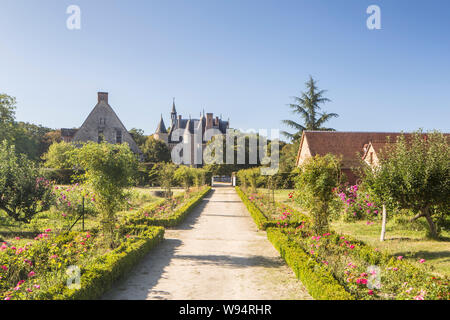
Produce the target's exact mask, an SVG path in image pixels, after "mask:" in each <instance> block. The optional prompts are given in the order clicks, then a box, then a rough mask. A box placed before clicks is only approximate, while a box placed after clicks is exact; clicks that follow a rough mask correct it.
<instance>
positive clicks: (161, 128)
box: [155, 115, 167, 133]
mask: <svg viewBox="0 0 450 320" xmlns="http://www.w3.org/2000/svg"><path fill="white" fill-rule="evenodd" d="M155 133H167V129H166V126H165V125H164V120H163V118H162V115H161V120H159V124H158V128H156V132H155Z"/></svg>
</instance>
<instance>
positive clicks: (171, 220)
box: [125, 186, 211, 227]
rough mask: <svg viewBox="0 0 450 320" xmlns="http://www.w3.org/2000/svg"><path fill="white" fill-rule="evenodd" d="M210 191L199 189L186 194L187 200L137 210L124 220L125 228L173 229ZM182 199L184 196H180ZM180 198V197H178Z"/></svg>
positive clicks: (171, 201)
mask: <svg viewBox="0 0 450 320" xmlns="http://www.w3.org/2000/svg"><path fill="white" fill-rule="evenodd" d="M210 191H211V187H209V186H207V187H203V188H200V189H199V190H198V191H196V192H191V193H189V194H187V198H185V199H183V200H184V201H181V199H176V198H175V199H172V200H165V201H164V202H163V203H157V204H154V205H151V206H150V207H147V208H143V209H142V210H138V212H137V213H136V214H134V215H129V216H128V217H127V218H126V222H125V226H134V225H136V224H138V225H152V226H164V227H175V226H177V225H178V224H179V223H180V222H182V221H183V220H184V218H185V217H186V216H187V214H189V212H191V210H192V209H193V208H195V207H196V206H197V205H198V204H199V203H200V202H201V201H202V199H203V198H204V197H205V196H206V195H207V194H208V193H209V192H210ZM182 196H183V197H184V195H182ZM180 198H181V197H180Z"/></svg>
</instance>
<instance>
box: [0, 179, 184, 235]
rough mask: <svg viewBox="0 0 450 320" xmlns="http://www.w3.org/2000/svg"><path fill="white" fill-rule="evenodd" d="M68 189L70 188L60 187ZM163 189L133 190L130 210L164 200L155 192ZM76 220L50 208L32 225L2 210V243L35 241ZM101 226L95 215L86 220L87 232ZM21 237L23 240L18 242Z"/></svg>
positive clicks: (178, 190) (176, 192) (79, 227)
mask: <svg viewBox="0 0 450 320" xmlns="http://www.w3.org/2000/svg"><path fill="white" fill-rule="evenodd" d="M60 187H68V186H60ZM161 190H162V189H161V188H137V187H136V188H131V197H130V199H129V201H130V203H129V209H131V210H132V211H134V210H137V209H139V208H141V207H142V206H148V205H149V204H151V203H153V202H156V201H158V200H160V199H162V198H160V197H156V196H154V194H153V193H154V192H155V191H161ZM183 192H184V189H182V188H175V189H174V190H173V193H174V195H175V196H176V195H179V194H181V193H183ZM74 222H75V219H68V218H64V217H62V215H61V212H58V211H57V210H56V209H55V208H50V210H48V211H44V212H41V213H38V214H37V215H36V216H35V217H33V219H32V220H31V222H30V223H28V224H27V223H21V222H16V221H14V220H13V219H11V218H9V217H8V216H7V215H6V214H5V213H4V212H2V211H1V210H0V242H3V241H8V242H11V243H20V242H19V241H21V242H23V241H25V242H26V241H27V240H29V239H33V238H34V237H35V236H36V235H37V234H39V233H41V232H43V231H44V230H45V229H52V230H55V231H58V230H67V229H68V228H69V227H70V226H71V225H72V224H73V223H74ZM98 225H99V217H97V216H93V215H86V216H85V220H84V226H85V228H84V229H85V230H91V229H92V228H94V227H96V226H98ZM72 230H73V231H81V230H82V223H81V219H80V220H79V221H78V222H77V223H76V224H75V226H74V227H73V229H72ZM16 237H20V238H21V240H19V241H18V240H16Z"/></svg>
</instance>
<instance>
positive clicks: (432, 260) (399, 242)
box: [258, 188, 450, 276]
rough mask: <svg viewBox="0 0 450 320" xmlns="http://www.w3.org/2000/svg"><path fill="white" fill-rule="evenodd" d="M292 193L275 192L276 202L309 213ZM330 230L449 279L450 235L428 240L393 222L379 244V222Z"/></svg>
mask: <svg viewBox="0 0 450 320" xmlns="http://www.w3.org/2000/svg"><path fill="white" fill-rule="evenodd" d="M292 191H293V190H289V189H288V190H275V200H276V201H279V202H281V203H284V204H286V205H289V206H291V207H293V208H295V209H297V210H299V211H301V212H303V213H307V212H305V211H304V210H302V209H301V208H299V206H298V205H297V204H296V203H295V202H294V201H293V200H292V199H289V193H290V192H292ZM258 192H260V193H262V194H267V192H268V191H267V189H262V188H261V189H258ZM331 227H332V229H333V230H335V231H336V232H338V233H342V234H348V235H351V236H353V237H355V238H357V239H359V240H361V241H364V242H366V243H367V244H370V245H372V246H373V247H376V248H379V249H380V250H382V251H385V252H388V253H390V254H392V255H394V256H403V257H404V259H406V260H408V261H409V262H411V263H413V264H419V262H418V261H419V260H420V259H425V260H426V262H425V263H426V264H429V265H430V266H431V268H432V269H433V270H432V272H434V273H436V274H439V275H446V276H448V275H450V231H442V233H441V236H442V237H441V238H442V240H440V241H436V240H429V239H426V237H425V236H426V231H425V229H424V228H417V230H412V228H411V226H410V225H408V224H398V223H395V222H394V221H392V220H391V221H388V223H387V227H386V240H385V241H384V242H380V240H379V239H380V233H381V222H380V221H375V223H374V224H372V225H367V221H359V222H343V221H333V222H331Z"/></svg>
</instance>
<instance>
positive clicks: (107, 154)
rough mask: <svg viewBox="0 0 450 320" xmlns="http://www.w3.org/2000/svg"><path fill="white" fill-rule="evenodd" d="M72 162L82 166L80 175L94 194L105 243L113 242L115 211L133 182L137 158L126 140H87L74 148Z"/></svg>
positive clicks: (112, 243)
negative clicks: (110, 142) (82, 172)
mask: <svg viewBox="0 0 450 320" xmlns="http://www.w3.org/2000/svg"><path fill="white" fill-rule="evenodd" d="M72 154H73V156H72V162H73V163H74V164H75V165H76V166H77V167H79V168H80V169H82V170H84V175H83V179H84V181H85V182H86V183H87V184H88V185H89V186H90V187H91V188H92V190H93V191H94V193H95V195H96V201H95V205H96V207H97V210H98V211H99V212H100V213H101V226H102V229H103V233H104V235H105V240H106V243H107V244H108V245H109V246H110V247H112V248H114V246H115V234H114V229H115V224H116V221H117V217H116V212H117V211H118V210H120V209H121V208H122V206H123V204H124V203H125V199H126V192H125V190H126V188H128V187H130V186H131V185H132V184H133V182H134V181H133V178H134V177H135V176H136V172H137V165H138V161H137V159H136V156H135V155H134V154H133V152H132V151H131V150H130V148H129V146H128V145H127V144H115V145H113V144H108V143H95V142H88V143H86V144H84V145H83V146H82V147H81V148H78V149H75V150H74V151H73V153H72Z"/></svg>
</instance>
